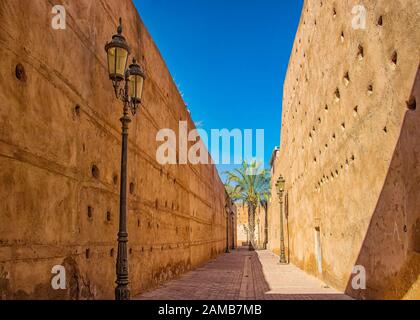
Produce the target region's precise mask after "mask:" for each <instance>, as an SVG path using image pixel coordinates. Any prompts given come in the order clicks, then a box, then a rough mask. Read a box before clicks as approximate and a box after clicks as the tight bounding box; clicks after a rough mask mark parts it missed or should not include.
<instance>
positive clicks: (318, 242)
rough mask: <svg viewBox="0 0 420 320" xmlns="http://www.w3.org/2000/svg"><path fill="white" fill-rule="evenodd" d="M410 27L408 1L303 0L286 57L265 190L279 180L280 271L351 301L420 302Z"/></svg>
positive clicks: (415, 17)
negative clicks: (305, 276) (286, 264)
mask: <svg viewBox="0 0 420 320" xmlns="http://www.w3.org/2000/svg"><path fill="white" fill-rule="evenodd" d="M359 4H362V5H364V7H365V8H366V13H367V15H366V29H359V30H354V29H353V28H352V20H353V17H354V15H352V9H353V6H355V5H359ZM419 24H420V2H419V1H416V0H400V1H386V0H381V1H374V0H364V1H353V0H346V1H331V0H330V1H305V4H304V8H303V13H302V17H301V21H300V25H299V29H298V32H297V35H296V39H295V43H294V45H293V52H292V55H291V58H290V63H289V68H288V73H287V76H286V81H285V85H284V100H283V119H282V123H283V128H282V136H281V150H280V155H279V157H278V159H277V160H276V162H275V175H274V179H273V185H274V182H275V180H276V179H277V177H278V176H279V174H282V175H284V176H285V178H286V181H287V186H286V187H287V193H288V208H287V209H288V212H289V219H288V221H287V222H288V226H289V230H290V235H289V236H288V239H289V242H290V243H289V244H290V258H291V262H292V263H294V264H296V265H298V266H299V267H301V268H303V269H304V270H306V271H308V272H310V273H312V274H314V275H316V276H318V277H320V278H322V279H323V280H324V281H326V282H327V283H329V284H330V285H332V286H334V287H337V288H339V289H341V290H345V291H346V292H347V293H348V294H350V295H352V296H353V297H357V298H373V299H391V298H393V299H400V298H417V299H419V298H420V283H419V281H420V280H419V279H420V278H419V275H420V248H419V243H420V242H419V241H420V227H419V225H420V210H419V208H420V197H419V189H420V165H419V159H420V144H419V141H420V139H419V138H420V116H419V111H418V110H414V109H415V101H416V100H418V99H419V86H420V83H419V79H418V77H419V75H418V66H419V57H420V29H419V28H418V25H419ZM416 75H417V82H416ZM410 98H411V101H410ZM415 99H416V100H415ZM407 101H410V103H407ZM271 201H272V203H273V204H274V205H272V206H271V208H270V220H269V221H277V220H278V217H279V213H278V212H279V208H278V199H277V195H276V193H275V191H274V188H273V198H272V199H271ZM270 223H271V222H270ZM285 225H287V224H285ZM274 231H275V230H273V226H271V229H270V248H271V249H272V250H278V244H276V243H277V242H278V238H277V237H276V236H274ZM273 237H274V238H273ZM286 241H287V239H286ZM356 265H361V266H363V267H364V268H365V269H366V275H367V288H366V290H354V289H353V288H352V285H351V280H352V274H351V273H352V270H353V267H354V266H356Z"/></svg>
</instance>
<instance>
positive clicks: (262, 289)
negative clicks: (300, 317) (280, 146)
mask: <svg viewBox="0 0 420 320" xmlns="http://www.w3.org/2000/svg"><path fill="white" fill-rule="evenodd" d="M135 299H136V300H347V299H350V298H349V297H348V296H346V295H345V294H343V293H340V292H338V291H337V290H335V289H332V288H328V287H327V286H326V285H325V284H324V283H323V282H322V281H320V280H318V279H317V278H315V277H312V276H310V275H308V274H306V273H305V272H304V271H302V270H300V269H299V268H297V267H295V266H293V265H280V264H279V263H278V256H276V255H274V254H273V253H271V252H269V251H256V252H249V251H248V250H247V249H246V248H239V249H238V250H235V251H233V252H232V253H230V254H224V255H222V256H220V257H219V258H217V259H216V260H213V261H211V262H209V263H207V264H206V265H204V266H203V267H201V268H198V269H196V270H194V271H191V272H188V273H187V274H185V275H183V276H182V277H181V278H179V279H177V280H173V281H170V282H168V283H166V284H165V285H163V286H161V287H159V288H157V289H156V290H153V291H149V292H146V293H144V294H142V295H140V296H138V297H136V298H135Z"/></svg>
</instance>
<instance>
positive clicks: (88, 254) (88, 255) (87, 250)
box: [85, 249, 90, 259]
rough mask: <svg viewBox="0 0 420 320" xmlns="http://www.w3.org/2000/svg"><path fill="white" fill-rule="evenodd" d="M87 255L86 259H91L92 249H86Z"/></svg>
mask: <svg viewBox="0 0 420 320" xmlns="http://www.w3.org/2000/svg"><path fill="white" fill-rule="evenodd" d="M85 257H86V259H89V258H90V249H86V251H85Z"/></svg>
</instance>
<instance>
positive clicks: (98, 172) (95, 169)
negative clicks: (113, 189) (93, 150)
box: [91, 164, 100, 179]
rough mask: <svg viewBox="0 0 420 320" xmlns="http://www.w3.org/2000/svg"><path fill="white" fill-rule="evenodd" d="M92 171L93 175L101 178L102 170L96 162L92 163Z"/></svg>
mask: <svg viewBox="0 0 420 320" xmlns="http://www.w3.org/2000/svg"><path fill="white" fill-rule="evenodd" d="M91 171H92V177H94V178H95V179H99V176H100V171H99V168H98V167H97V166H96V165H95V164H93V165H92V168H91Z"/></svg>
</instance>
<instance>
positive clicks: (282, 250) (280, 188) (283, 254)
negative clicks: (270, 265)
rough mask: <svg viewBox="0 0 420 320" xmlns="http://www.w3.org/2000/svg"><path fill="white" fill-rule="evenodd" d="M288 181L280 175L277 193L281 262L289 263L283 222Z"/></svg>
mask: <svg viewBox="0 0 420 320" xmlns="http://www.w3.org/2000/svg"><path fill="white" fill-rule="evenodd" d="M285 184H286V181H285V180H284V178H283V176H280V177H279V178H278V180H277V183H276V188H277V194H278V196H279V203H280V264H287V260H286V249H285V247H284V223H283V194H284V186H285Z"/></svg>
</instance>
